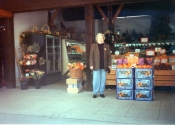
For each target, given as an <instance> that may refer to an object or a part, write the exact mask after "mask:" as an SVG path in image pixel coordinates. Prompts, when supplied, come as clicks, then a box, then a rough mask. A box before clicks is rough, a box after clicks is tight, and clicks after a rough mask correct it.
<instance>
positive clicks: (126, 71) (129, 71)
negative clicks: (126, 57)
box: [116, 68, 134, 78]
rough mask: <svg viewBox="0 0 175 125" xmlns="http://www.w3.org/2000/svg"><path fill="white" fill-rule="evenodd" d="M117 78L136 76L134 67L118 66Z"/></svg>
mask: <svg viewBox="0 0 175 125" xmlns="http://www.w3.org/2000/svg"><path fill="white" fill-rule="evenodd" d="M116 78H134V68H117V69H116Z"/></svg>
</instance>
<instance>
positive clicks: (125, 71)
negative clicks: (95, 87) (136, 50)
mask: <svg viewBox="0 0 175 125" xmlns="http://www.w3.org/2000/svg"><path fill="white" fill-rule="evenodd" d="M116 81H117V83H116V84H117V85H116V90H117V92H116V96H117V99H120V100H133V99H134V69H133V68H117V69H116Z"/></svg>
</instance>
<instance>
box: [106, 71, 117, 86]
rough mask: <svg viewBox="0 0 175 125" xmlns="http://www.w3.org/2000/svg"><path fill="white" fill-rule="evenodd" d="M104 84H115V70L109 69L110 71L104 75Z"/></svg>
mask: <svg viewBox="0 0 175 125" xmlns="http://www.w3.org/2000/svg"><path fill="white" fill-rule="evenodd" d="M106 85H116V70H111V72H110V73H109V74H107V75H106Z"/></svg>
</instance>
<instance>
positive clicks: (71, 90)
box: [67, 88, 83, 94]
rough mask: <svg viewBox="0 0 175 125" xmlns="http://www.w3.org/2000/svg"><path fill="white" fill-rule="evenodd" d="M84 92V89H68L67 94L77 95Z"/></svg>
mask: <svg viewBox="0 0 175 125" xmlns="http://www.w3.org/2000/svg"><path fill="white" fill-rule="evenodd" d="M81 91H83V88H67V92H68V93H71V94H77V93H79V92H81Z"/></svg>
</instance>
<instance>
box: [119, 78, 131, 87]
mask: <svg viewBox="0 0 175 125" xmlns="http://www.w3.org/2000/svg"><path fill="white" fill-rule="evenodd" d="M116 82H117V83H116V84H117V89H133V86H134V80H133V79H122V78H118V79H117V80H116Z"/></svg>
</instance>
